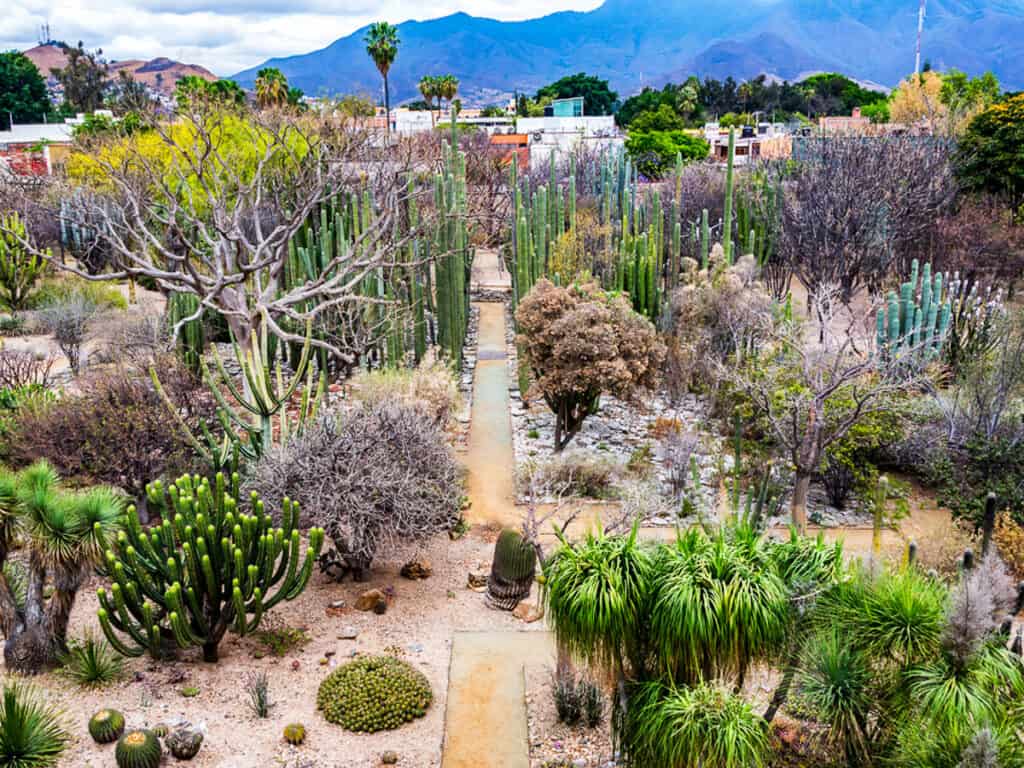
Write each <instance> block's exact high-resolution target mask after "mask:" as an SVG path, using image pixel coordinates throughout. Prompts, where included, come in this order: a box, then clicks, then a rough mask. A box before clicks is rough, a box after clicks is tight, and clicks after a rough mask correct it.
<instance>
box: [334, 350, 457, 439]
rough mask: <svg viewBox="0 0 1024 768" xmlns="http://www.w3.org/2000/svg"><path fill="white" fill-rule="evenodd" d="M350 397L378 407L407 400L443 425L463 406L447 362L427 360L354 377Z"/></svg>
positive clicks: (360, 402) (438, 424) (358, 401)
mask: <svg viewBox="0 0 1024 768" xmlns="http://www.w3.org/2000/svg"><path fill="white" fill-rule="evenodd" d="M350 391H351V398H352V400H354V401H355V402H357V403H359V404H361V405H365V406H368V407H370V408H374V407H377V406H378V405H380V404H381V403H405V404H406V405H409V406H411V407H413V408H416V409H417V410H419V411H420V412H421V413H423V414H424V415H425V416H426V417H427V418H429V419H430V420H431V421H433V422H434V424H435V425H437V426H438V427H441V428H444V427H446V426H447V425H448V423H449V422H450V421H451V419H452V416H453V415H454V414H455V412H456V411H458V409H459V407H460V406H461V401H462V398H461V397H460V396H459V387H458V382H457V381H456V379H455V376H454V375H453V374H452V372H451V369H449V368H448V367H447V366H446V365H444V363H441V362H433V363H424V364H423V365H421V366H419V367H418V368H413V369H411V370H410V369H404V368H403V369H399V370H386V371H372V372H363V373H360V374H358V375H357V376H356V377H355V378H353V379H352V383H351V390H350Z"/></svg>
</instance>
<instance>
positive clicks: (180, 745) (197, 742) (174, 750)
mask: <svg viewBox="0 0 1024 768" xmlns="http://www.w3.org/2000/svg"><path fill="white" fill-rule="evenodd" d="M164 743H165V744H166V745H167V749H168V750H169V751H170V753H171V754H172V755H174V757H175V758H176V759H178V760H191V759H192V758H193V757H195V756H196V755H197V754H199V748H200V747H201V746H202V745H203V734H202V732H201V731H198V730H196V729H195V728H179V729H178V730H176V731H174V733H172V734H171V735H170V736H168V737H167V739H166V740H165V742H164Z"/></svg>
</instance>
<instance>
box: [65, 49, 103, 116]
mask: <svg viewBox="0 0 1024 768" xmlns="http://www.w3.org/2000/svg"><path fill="white" fill-rule="evenodd" d="M64 53H65V54H67V57H68V62H67V64H66V65H65V66H64V68H63V69H54V70H51V71H52V72H53V76H54V77H55V78H57V81H58V82H59V83H60V84H61V85H62V86H63V87H64V105H65V106H66V107H67V108H68V109H69V110H71V111H72V112H93V111H94V110H97V109H100V108H101V107H102V106H103V97H104V94H105V93H106V90H107V86H108V80H107V78H108V74H109V67H108V66H107V62H106V61H104V59H103V49H102V48H98V49H96V50H95V51H87V50H85V48H84V47H83V46H82V41H81V40H79V41H78V46H77V47H75V48H72V47H70V46H67V47H65V48H64Z"/></svg>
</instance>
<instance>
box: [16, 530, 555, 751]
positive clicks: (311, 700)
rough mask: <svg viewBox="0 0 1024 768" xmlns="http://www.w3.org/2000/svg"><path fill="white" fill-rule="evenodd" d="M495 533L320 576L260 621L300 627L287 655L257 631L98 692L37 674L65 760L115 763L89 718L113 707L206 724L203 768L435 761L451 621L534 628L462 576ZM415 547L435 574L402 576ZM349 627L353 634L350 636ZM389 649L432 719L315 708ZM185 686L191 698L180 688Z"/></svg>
mask: <svg viewBox="0 0 1024 768" xmlns="http://www.w3.org/2000/svg"><path fill="white" fill-rule="evenodd" d="M492 538H493V537H491V536H490V535H488V534H487V532H486V531H479V532H473V533H471V534H470V535H468V536H466V537H465V538H463V539H460V540H458V541H454V542H453V541H450V540H449V538H448V537H447V536H437V537H435V538H434V539H432V540H431V541H430V542H428V543H427V544H426V545H425V546H423V547H422V548H420V549H413V548H409V549H408V550H406V551H403V552H398V553H395V554H394V556H392V557H389V558H387V559H384V560H381V561H380V562H379V563H376V564H375V568H374V570H373V572H372V574H371V579H370V581H368V582H364V583H353V582H350V581H347V582H343V583H340V584H339V583H335V582H333V581H330V580H328V579H327V578H325V577H324V576H322V575H320V574H318V573H315V574H314V576H313V579H312V580H311V582H310V585H309V587H308V588H307V589H306V590H305V592H303V593H302V594H301V595H300V596H299V597H298V598H296V599H295V600H294V601H292V602H289V603H283V604H281V605H280V606H279V607H278V608H277V609H275V610H274V611H272V612H271V613H270V614H268V618H269V619H270V621H268V620H267V618H264V623H263V624H262V625H261V627H260V629H261V630H267V629H272V628H274V627H275V626H277V627H281V626H286V627H289V628H293V629H302V628H305V635H306V636H307V637H308V642H306V643H305V644H304V645H301V646H299V647H295V648H292V649H289V650H287V651H286V652H284V654H283V655H282V656H280V657H278V656H276V655H275V654H274V652H273V651H272V650H271V649H270V648H269V647H268V646H267V645H266V644H265V643H264V642H261V640H260V639H259V635H258V633H257V634H256V635H253V636H249V637H246V638H244V639H238V638H236V637H234V636H233V635H228V636H227V637H226V638H225V641H224V642H223V643H222V645H221V660H220V661H219V662H218V663H217V664H206V663H204V662H202V661H201V660H200V657H199V655H198V653H196V652H193V651H188V652H183V653H182V655H181V659H180V660H178V661H169V662H154V661H152V660H151V659H150V658H149V657H148V656H146V657H142V658H139V659H133V660H131V661H129V662H128V664H127V666H126V671H125V675H124V677H123V678H122V680H121V681H119V682H117V683H114V684H112V685H110V686H108V687H104V688H100V689H94V690H91V689H83V688H80V687H78V686H77V685H75V684H74V683H73V682H71V681H70V680H68V679H66V678H65V677H64V676H63V675H61V674H60V673H56V672H53V673H48V674H45V675H42V676H40V677H38V678H35V679H33V680H32V683H33V684H35V685H37V686H39V687H41V688H42V689H43V691H44V692H45V695H46V697H47V699H48V700H49V701H50V702H52V703H54V704H55V705H57V706H58V707H59V708H60V709H62V710H63V711H64V712H65V713H66V714H65V722H66V724H67V727H68V730H69V731H70V732H71V734H72V737H73V744H72V746H71V747H70V749H69V751H68V753H67V754H68V755H73V757H69V758H67V760H68V761H69V762H66V763H62V765H64V764H66V765H74V766H85V767H91V768H109V766H110V765H111V764H112V761H113V746H112V745H107V746H100V745H98V744H94V743H93V742H92V740H91V739H90V738H89V734H88V732H87V731H86V722H87V720H88V718H89V716H90V715H91V714H92V713H93V712H94V711H96V710H99V709H101V708H104V707H113V708H115V709H118V710H120V711H121V712H122V713H124V715H125V718H126V720H127V722H128V726H129V727H133V726H154V725H156V724H158V723H166V724H169V725H174V724H175V723H178V722H180V721H188V722H191V723H192V724H193V725H195V726H198V727H200V728H201V729H203V730H204V732H205V741H204V743H203V747H202V749H201V751H200V752H199V755H198V756H197V757H196V758H195V759H194V760H193V761H192V763H191V764H192V765H195V766H197V768H212V767H213V766H218V767H219V768H251V767H252V766H257V765H259V766H270V765H282V766H294V767H298V766H312V765H317V766H337V767H338V768H341V766H344V767H345V768H370V767H373V768H376V766H378V765H379V764H380V761H379V758H380V755H381V754H382V753H383V752H385V751H394V752H397V753H398V755H399V763H398V765H399V766H410V767H412V768H431V767H432V766H439V765H440V756H441V743H442V738H443V731H444V712H445V703H446V693H447V686H448V664H449V656H450V650H451V637H452V632H453V629H455V628H458V629H484V628H487V629H494V628H503V629H512V628H514V629H517V630H522V629H524V628H528V627H527V625H523V624H522V623H521V622H519V621H518V620H516V619H515V618H513V617H512V616H511V614H504V613H499V612H494V611H489V610H487V609H486V608H485V607H484V604H483V595H481V594H478V593H476V592H473V591H470V590H468V589H467V588H466V574H467V572H468V571H470V570H478V569H480V568H481V567H482V566H483V565H484V564H485V563H489V561H490V556H491V548H492V541H491V540H490V539H492ZM413 555H417V556H419V557H422V558H425V559H427V560H429V561H430V563H431V565H432V567H433V575H432V576H431V577H430V578H428V579H425V580H421V581H409V580H407V579H404V578H402V577H401V576H400V575H399V569H400V568H401V565H402V564H403V563H404V562H405V561H407V560H408V559H409V558H410V557H412V556H413ZM97 586H99V584H98V583H96V580H94V583H93V584H91V585H90V587H88V588H86V589H83V590H82V592H81V593H80V594H79V599H78V601H77V603H76V605H75V609H74V613H73V614H72V623H71V633H70V634H71V636H72V637H80V636H82V635H83V634H84V633H86V632H88V631H91V632H95V633H98V632H99V624H98V621H97V619H96V608H97V603H96V598H95V594H94V589H95V587H97ZM375 587H376V588H380V589H385V588H387V587H390V588H392V589H393V590H394V597H393V599H392V600H391V603H390V606H389V608H388V610H387V613H385V614H384V615H382V616H378V615H376V614H374V613H373V612H361V611H357V610H355V609H354V608H353V606H354V604H355V602H356V599H357V598H358V596H359V595H360V594H361V593H362V592H364V591H366V590H368V589H372V588H375ZM339 601H341V602H343V605H340V604H339ZM534 626H536V625H534ZM537 628H540V627H539V626H537ZM353 630H354V632H355V634H356V637H355V639H344V638H343V636H345V637H347V636H348V635H351V634H352V633H353ZM386 652H393V653H396V654H397V655H399V656H400V657H401V658H402V659H404V660H405V661H407V662H409V663H410V664H412V665H413V666H414V667H415V668H416V669H418V670H420V671H422V672H423V674H424V675H426V677H427V679H428V680H429V681H430V685H431V688H432V690H433V703H432V705H431V706H430V708H429V710H428V711H427V714H426V716H425V717H424V718H422V719H418V720H416V721H414V722H413V723H410V724H408V725H405V726H403V727H401V728H399V729H397V730H395V731H384V732H380V733H376V734H372V735H370V734H355V733H351V732H348V731H346V730H344V729H342V728H341V727H339V726H335V725H331V724H328V723H327V722H325V721H324V719H323V717H322V716H321V715H320V714H319V713H318V712H317V711H316V692H317V687H318V685H319V683H320V681H321V680H322V679H323V678H324V677H325V676H326V675H327V673H328V672H329V671H330V670H331V669H333V668H334V667H336V666H337V665H338V664H340V663H344V662H345V661H346V660H348V659H349V658H350V657H353V656H355V655H360V654H380V653H386ZM0 669H3V667H2V666H0ZM259 672H265V673H266V675H267V677H268V680H269V684H270V698H271V700H272V701H273V702H275V706H274V707H273V708H272V709H271V711H270V716H269V717H268V718H266V719H259V718H257V717H255V716H254V715H253V714H252V712H251V711H250V710H249V708H248V706H247V704H246V702H247V694H246V692H245V690H244V684H245V680H246V677H247V676H248V675H250V674H251V673H259ZM192 688H194V689H196V690H195V691H192V690H189V689H192ZM182 691H185V692H186V693H187V694H193V693H194V695H190V696H185V695H183V694H182ZM293 722H300V723H303V724H305V726H306V729H307V739H306V742H305V743H304V744H303V745H302V746H300V747H292V746H289V745H288V744H286V743H284V740H283V738H282V730H283V729H284V727H285V726H286V725H288V724H289V723H293Z"/></svg>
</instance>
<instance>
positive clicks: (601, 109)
mask: <svg viewBox="0 0 1024 768" xmlns="http://www.w3.org/2000/svg"><path fill="white" fill-rule="evenodd" d="M578 96H582V97H583V112H584V114H587V115H610V114H612V113H613V112H614V111H615V106H616V104H617V102H618V99H619V94H617V93H616V92H615V91H613V90H612V89H611V88H610V87H609V86H608V81H607V80H602V79H601V78H599V77H596V76H594V75H588V74H585V73H583V72H579V73H578V74H575V75H568V76H566V77H563V78H562V79H560V80H556V81H555V82H553V83H551V84H550V85H545V86H544V87H543V88H541V89H540V90H539V91H537V95H536V96H535V97H534V101H537V102H539V101H541V99H545V98H547V99H549V100H553V99H570V98H574V97H578Z"/></svg>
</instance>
